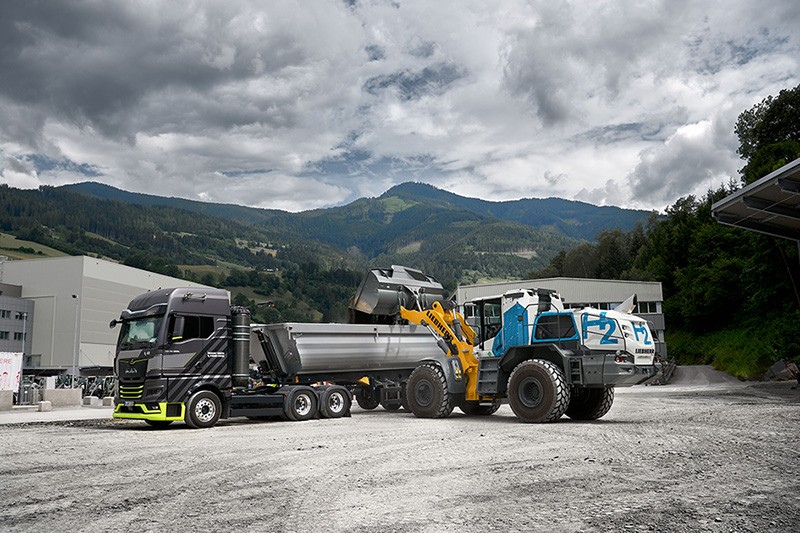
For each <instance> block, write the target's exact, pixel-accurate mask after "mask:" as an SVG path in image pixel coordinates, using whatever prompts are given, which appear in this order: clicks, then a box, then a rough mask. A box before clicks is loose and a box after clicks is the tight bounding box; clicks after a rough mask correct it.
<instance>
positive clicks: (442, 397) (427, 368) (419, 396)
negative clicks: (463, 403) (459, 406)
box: [406, 364, 453, 418]
mask: <svg viewBox="0 0 800 533" xmlns="http://www.w3.org/2000/svg"><path fill="white" fill-rule="evenodd" d="M406 395H407V400H408V405H409V407H411V412H412V413H414V415H415V416H417V417H419V418H445V417H446V416H448V415H449V414H450V413H451V412H453V405H452V404H451V402H450V395H449V394H448V392H447V380H446V379H445V377H444V372H442V369H441V368H440V367H439V366H438V365H430V364H428V365H421V366H418V367H417V368H415V369H414V371H413V372H412V373H411V376H410V377H409V378H408V385H406Z"/></svg>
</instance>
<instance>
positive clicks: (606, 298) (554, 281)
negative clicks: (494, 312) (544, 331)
mask: <svg viewBox="0 0 800 533" xmlns="http://www.w3.org/2000/svg"><path fill="white" fill-rule="evenodd" d="M522 288H525V289H534V288H536V289H554V290H556V291H558V292H559V293H560V294H561V296H562V297H563V298H564V301H565V302H566V303H619V302H622V301H624V300H625V299H626V298H628V297H629V296H630V295H631V294H634V293H635V294H636V295H637V298H638V299H639V301H640V302H661V301H663V300H664V296H663V292H662V290H661V282H659V281H627V280H614V279H587V278H564V277H558V278H542V279H527V280H517V281H504V282H500V283H485V284H478V285H460V286H459V287H458V289H457V290H456V299H457V301H458V302H459V303H463V302H467V301H470V300H473V299H475V298H486V297H491V296H499V295H501V294H503V293H504V292H506V291H510V290H514V289H522Z"/></svg>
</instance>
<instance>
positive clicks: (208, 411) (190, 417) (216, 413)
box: [183, 390, 222, 429]
mask: <svg viewBox="0 0 800 533" xmlns="http://www.w3.org/2000/svg"><path fill="white" fill-rule="evenodd" d="M221 414H222V402H221V401H220V399H219V396H217V395H216V394H215V393H213V392H211V391H209V390H201V391H197V392H195V393H194V394H192V396H191V397H190V398H189V401H188V402H186V414H185V415H184V417H183V420H184V422H186V424H187V425H188V426H189V427H192V428H195V429H199V428H210V427H212V426H214V425H215V424H216V423H217V422H218V421H219V417H220V415H221Z"/></svg>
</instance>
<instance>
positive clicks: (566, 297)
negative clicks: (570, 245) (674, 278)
mask: <svg viewBox="0 0 800 533" xmlns="http://www.w3.org/2000/svg"><path fill="white" fill-rule="evenodd" d="M516 289H553V290H555V291H556V292H558V293H559V294H560V295H561V298H562V299H563V301H564V305H565V306H566V307H568V308H579V307H587V306H590V307H595V308H597V309H613V308H614V307H615V306H616V305H618V304H620V303H622V302H624V301H625V300H627V299H628V298H629V297H630V296H631V295H632V294H636V297H637V300H638V302H639V303H638V305H637V308H636V310H635V311H634V314H636V315H638V316H640V317H642V318H644V319H645V320H648V321H649V322H650V323H651V324H652V327H653V330H654V332H655V334H656V337H657V340H656V347H657V349H658V351H659V352H660V353H661V354H662V355H664V356H666V355H667V349H666V345H665V344H664V330H665V328H666V326H665V322H664V310H663V304H664V294H663V292H662V290H661V282H658V281H623V280H609V279H585V278H542V279H528V280H519V281H505V282H499V283H484V284H477V285H460V286H459V287H458V288H457V289H456V301H457V302H458V303H459V304H464V303H465V302H469V301H471V300H474V299H475V298H487V297H492V296H500V295H502V294H504V293H505V292H507V291H511V290H516Z"/></svg>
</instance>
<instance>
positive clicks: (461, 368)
mask: <svg viewBox="0 0 800 533" xmlns="http://www.w3.org/2000/svg"><path fill="white" fill-rule="evenodd" d="M467 308H468V309H470V310H471V311H472V312H473V315H474V317H476V321H475V328H474V329H473V327H472V326H471V325H470V324H469V323H468V322H467V320H466V319H465V318H464V316H463V314H461V313H459V312H458V311H457V310H456V309H455V304H454V302H452V301H450V300H448V299H447V298H446V295H445V291H444V289H443V287H442V285H441V284H440V283H438V281H436V279H435V278H433V277H432V276H428V275H426V274H424V273H422V272H420V271H418V270H414V269H410V268H406V267H402V266H392V267H391V268H389V269H372V270H370V271H369V272H368V273H367V275H366V276H365V278H364V280H363V281H362V283H361V284H360V286H359V287H358V289H357V291H356V295H355V297H354V298H353V300H352V301H351V303H350V323H346V324H313V323H281V324H251V323H250V314H249V312H248V311H247V309H245V308H242V307H237V306H231V305H230V300H229V297H228V293H227V291H225V290H222V289H212V288H207V289H204V288H175V289H161V290H157V291H151V292H148V293H145V294H142V295H140V296H138V297H136V298H134V300H132V301H131V302H130V304H129V305H128V308H127V309H125V310H124V311H123V312H122V313H121V316H120V318H119V320H113V321H112V323H111V325H112V327H114V326H116V325H118V324H121V331H120V335H119V339H118V343H117V354H116V357H115V362H114V367H115V371H116V375H117V377H118V380H117V384H118V385H117V392H116V398H115V400H116V408H115V410H114V414H113V416H114V417H116V418H127V419H138V420H144V421H145V422H147V423H148V424H150V425H153V426H156V427H163V426H166V425H169V424H170V423H172V422H174V421H184V422H185V423H186V424H188V425H189V426H191V427H194V428H205V427H211V426H213V425H215V424H216V423H217V422H218V421H219V420H220V419H222V418H230V417H236V416H245V417H249V418H256V419H258V418H265V417H275V416H279V417H282V418H284V419H286V420H307V419H310V418H313V417H316V416H319V417H326V418H337V417H341V416H348V415H349V412H350V408H351V402H352V399H353V398H355V401H356V402H357V403H358V405H359V406H361V407H362V408H365V409H374V408H376V407H377V406H378V405H382V406H383V407H384V408H385V409H387V410H398V409H400V408H401V407H404V408H405V409H406V410H409V411H411V412H412V413H414V415H416V416H418V417H427V418H441V417H444V416H448V415H449V414H450V413H451V412H452V410H453V409H454V408H455V407H459V408H460V409H461V410H462V411H463V412H464V413H465V414H467V415H487V414H491V413H493V412H495V411H496V410H497V408H498V407H499V406H500V404H501V403H502V402H503V401H505V400H507V401H508V402H509V403H510V405H511V407H512V410H513V411H514V413H515V414H516V415H517V417H518V418H520V419H521V420H523V421H525V422H551V421H554V420H557V419H558V418H560V417H561V416H562V415H563V414H564V413H566V414H567V415H568V416H570V417H572V418H578V419H594V418H599V417H601V416H603V415H604V414H605V413H606V412H607V411H608V410H609V409H610V407H611V403H612V402H613V387H615V386H627V385H633V384H637V383H641V382H643V381H645V380H646V379H649V378H651V377H653V376H654V375H655V373H656V371H657V366H656V362H655V350H654V343H653V341H652V337H651V336H650V334H649V329H648V328H647V323H646V322H645V321H644V320H643V319H641V318H639V317H635V316H634V315H632V314H630V313H629V312H624V311H623V310H622V309H620V310H618V311H598V310H592V309H583V310H580V311H575V310H565V309H564V306H563V303H562V302H561V299H560V297H559V296H558V295H557V294H556V293H555V292H554V291H548V290H543V289H530V290H525V291H516V292H513V293H507V294H504V295H501V296H498V297H496V298H490V299H481V300H476V301H473V302H468V303H467Z"/></svg>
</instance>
